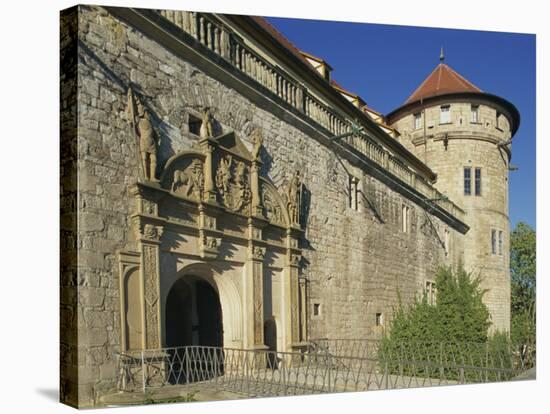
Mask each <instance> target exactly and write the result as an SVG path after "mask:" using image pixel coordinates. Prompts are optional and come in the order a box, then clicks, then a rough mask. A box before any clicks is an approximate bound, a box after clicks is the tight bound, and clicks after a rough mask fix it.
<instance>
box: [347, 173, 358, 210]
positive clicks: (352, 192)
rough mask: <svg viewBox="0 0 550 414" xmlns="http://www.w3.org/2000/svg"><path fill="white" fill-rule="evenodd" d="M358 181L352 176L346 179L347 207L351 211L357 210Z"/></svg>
mask: <svg viewBox="0 0 550 414" xmlns="http://www.w3.org/2000/svg"><path fill="white" fill-rule="evenodd" d="M358 184H359V179H358V178H356V177H354V176H353V175H350V176H349V179H348V202H349V207H350V208H351V209H353V210H359V200H358V198H359V197H358V195H359V189H358Z"/></svg>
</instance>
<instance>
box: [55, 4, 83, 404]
mask: <svg viewBox="0 0 550 414" xmlns="http://www.w3.org/2000/svg"><path fill="white" fill-rule="evenodd" d="M77 18H78V10H77V8H76V7H73V8H70V9H67V10H65V11H63V12H62V13H61V15H60V57H61V67H60V83H61V95H60V120H59V121H60V122H59V124H60V136H61V140H60V144H61V145H60V159H61V164H60V240H61V245H60V255H61V257H60V327H59V328H60V350H59V360H60V386H59V389H60V399H61V400H62V401H63V402H65V403H67V404H70V405H72V406H76V405H78V374H79V372H78V361H77V357H78V325H77V315H78V301H77V289H78V278H77V257H76V256H77V211H76V205H77V183H76V168H77V150H76V146H77V142H76V141H77V65H76V59H77V39H78V38H77V32H78V21H77Z"/></svg>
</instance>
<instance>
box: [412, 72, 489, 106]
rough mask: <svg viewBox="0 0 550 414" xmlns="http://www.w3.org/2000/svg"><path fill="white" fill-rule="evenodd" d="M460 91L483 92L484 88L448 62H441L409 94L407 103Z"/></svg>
mask: <svg viewBox="0 0 550 414" xmlns="http://www.w3.org/2000/svg"><path fill="white" fill-rule="evenodd" d="M458 92H482V90H481V89H479V88H478V87H477V86H475V85H474V84H473V83H471V82H470V81H468V80H466V79H464V78H463V77H462V76H461V75H459V74H458V73H457V72H455V71H454V70H453V69H451V68H450V67H449V66H447V65H446V64H444V63H440V64H439V65H437V67H436V68H435V69H434V70H433V72H432V73H430V75H429V76H428V77H427V78H426V79H425V80H424V82H422V83H421V84H420V86H419V87H418V89H416V90H415V91H414V92H413V93H412V95H411V96H409V98H408V99H407V100H406V101H405V105H406V104H408V103H411V102H415V101H419V100H421V99H425V98H429V97H432V96H437V95H444V94H447V93H458Z"/></svg>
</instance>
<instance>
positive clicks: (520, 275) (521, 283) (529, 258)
mask: <svg viewBox="0 0 550 414" xmlns="http://www.w3.org/2000/svg"><path fill="white" fill-rule="evenodd" d="M536 247H537V241H536V233H535V230H533V229H532V228H531V227H530V226H529V225H528V224H526V223H523V222H519V223H518V224H517V225H516V228H515V229H514V230H513V231H512V234H511V237H510V272H511V277H512V308H511V311H512V324H511V336H512V340H513V341H515V342H521V343H534V341H535V331H536V324H535V322H536V309H535V304H536V287H537V280H536V273H537V267H536Z"/></svg>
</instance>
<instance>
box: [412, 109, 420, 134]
mask: <svg viewBox="0 0 550 414" xmlns="http://www.w3.org/2000/svg"><path fill="white" fill-rule="evenodd" d="M417 123H418V125H417ZM421 128H422V112H416V113H414V114H413V129H414V130H415V131H417V130H419V129H421Z"/></svg>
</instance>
